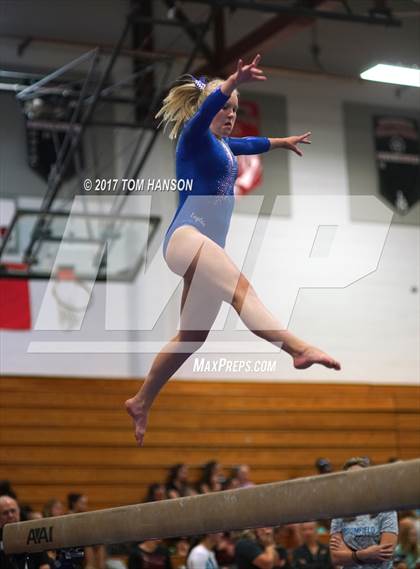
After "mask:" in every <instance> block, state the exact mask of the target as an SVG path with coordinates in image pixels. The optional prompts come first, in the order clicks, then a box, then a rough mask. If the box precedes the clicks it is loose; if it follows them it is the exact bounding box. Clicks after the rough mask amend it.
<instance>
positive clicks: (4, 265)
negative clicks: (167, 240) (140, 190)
mask: <svg viewBox="0 0 420 569" xmlns="http://www.w3.org/2000/svg"><path fill="white" fill-rule="evenodd" d="M159 223H160V218H159V217H158V216H144V215H139V214H131V215H122V214H119V213H118V214H114V215H110V214H102V213H74V212H73V211H72V212H71V214H70V213H69V212H68V211H49V212H48V213H41V212H40V211H38V210H31V209H20V210H19V209H18V210H17V211H16V212H15V215H14V217H13V220H12V222H11V224H10V225H9V229H8V231H7V233H6V234H5V235H4V237H3V242H2V244H1V248H0V278H30V279H49V278H50V277H52V278H55V277H56V276H57V274H58V272H59V271H62V270H63V268H66V269H69V270H71V271H72V273H73V274H74V275H75V276H76V277H77V278H78V279H80V280H99V281H105V280H107V281H120V282H127V281H128V282H129V281H133V280H134V278H135V277H136V275H137V273H138V271H139V269H140V267H141V265H142V263H143V262H144V259H145V255H146V251H147V245H148V243H149V242H150V240H151V239H152V238H153V236H154V235H155V233H156V231H157V228H158V226H159Z"/></svg>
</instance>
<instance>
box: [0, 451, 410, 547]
mask: <svg viewBox="0 0 420 569" xmlns="http://www.w3.org/2000/svg"><path fill="white" fill-rule="evenodd" d="M419 481H420V459H415V460H409V461H406V462H402V461H401V462H395V463H392V464H386V465H381V466H372V467H369V468H363V469H360V470H351V471H348V472H334V473H332V474H324V475H321V476H310V477H307V478H296V479H293V480H288V481H286V482H274V483H271V484H261V485H259V486H252V487H249V488H241V489H238V490H226V491H224V492H215V493H213V494H201V495H198V496H189V497H186V498H178V499H174V500H163V501H160V502H150V503H146V504H135V505H132V506H121V507H118V508H110V509H104V510H97V511H94V512H86V513H83V514H69V515H65V516H58V517H54V518H44V519H41V520H32V521H28V522H19V523H14V524H7V525H5V526H4V528H3V544H4V550H5V552H6V554H12V553H33V552H36V551H43V550H47V549H48V550H49V549H62V548H70V547H77V546H85V545H97V544H107V543H123V542H139V541H142V540H145V539H157V538H168V537H177V536H190V535H199V534H206V533H213V532H217V531H228V530H235V529H236V530H238V529H245V528H257V527H271V526H277V525H281V524H288V523H295V522H306V521H311V520H319V519H330V518H338V517H348V516H355V515H359V514H375V513H378V512H384V511H389V510H406V509H412V508H418V507H420V482H419Z"/></svg>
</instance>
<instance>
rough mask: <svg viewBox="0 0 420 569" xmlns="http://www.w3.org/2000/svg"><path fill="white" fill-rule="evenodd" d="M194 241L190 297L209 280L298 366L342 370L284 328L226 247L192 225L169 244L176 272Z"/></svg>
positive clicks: (251, 326) (217, 292) (215, 291)
mask: <svg viewBox="0 0 420 569" xmlns="http://www.w3.org/2000/svg"><path fill="white" fill-rule="evenodd" d="M187 232H188V236H187ZM187 237H188V238H187ZM194 241H197V242H198V244H197V243H195V245H194V246H195V250H198V246H199V245H201V250H200V257H199V262H198V264H197V268H196V271H195V274H194V279H193V281H192V284H191V289H190V294H189V297H191V298H192V299H194V298H195V294H196V291H197V294H198V293H199V291H200V289H201V287H202V286H203V283H206V288H207V289H208V291H211V294H212V295H213V296H214V295H216V296H217V298H219V299H220V298H221V299H222V300H223V301H225V302H228V303H230V304H231V305H232V306H233V308H234V309H235V310H236V312H237V313H238V314H239V316H240V318H241V320H242V321H243V322H244V324H245V325H246V326H247V328H248V329H249V330H251V331H252V332H254V334H256V335H257V336H259V337H261V338H263V339H264V340H267V341H268V342H270V343H272V344H274V345H275V346H277V347H279V348H281V349H283V350H284V351H285V352H287V353H288V354H290V355H291V356H292V357H293V363H294V366H295V367H296V368H298V369H305V368H307V367H309V366H311V365H312V364H315V363H318V364H322V365H325V366H326V367H329V368H333V369H337V370H339V369H340V364H339V363H338V362H337V361H336V360H335V359H333V358H332V357H330V356H328V355H327V354H325V353H324V352H322V351H321V350H319V349H318V348H315V347H314V346H311V345H309V344H307V343H306V342H304V341H303V340H300V339H299V338H297V337H296V336H295V335H294V334H292V333H291V332H289V331H288V330H287V329H284V328H283V327H282V325H281V324H280V322H279V321H278V320H277V319H276V318H275V317H274V316H273V315H272V314H271V312H270V311H269V310H268V309H267V308H266V307H265V306H264V304H263V303H262V302H261V300H260V299H259V297H258V296H257V294H256V292H255V290H254V289H253V287H252V285H251V284H250V282H249V281H248V280H247V278H246V277H245V276H244V275H243V273H241V271H240V270H239V269H238V267H236V265H235V264H234V263H233V261H232V260H231V259H230V258H229V256H228V255H227V253H226V252H225V250H224V249H222V248H221V247H219V245H217V243H215V242H214V241H212V240H211V239H209V238H208V237H206V236H204V235H202V234H201V233H200V232H199V231H197V230H196V229H195V228H193V227H188V226H187V227H180V228H179V229H178V230H177V231H176V232H174V234H173V236H172V239H171V242H170V246H172V248H171V250H169V247H168V264H169V266H170V268H171V269H172V270H173V271H174V272H177V273H178V274H181V272H182V271H183V270H184V267H185V263H186V261H185V259H186V258H188V255H187V253H188V248H190V247H191V246H192V244H193V243H194ZM169 253H170V256H169ZM191 291H192V292H191ZM207 294H208V293H207ZM188 300H189V298H188V299H187V302H188Z"/></svg>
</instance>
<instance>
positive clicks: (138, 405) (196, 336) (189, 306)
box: [125, 232, 222, 445]
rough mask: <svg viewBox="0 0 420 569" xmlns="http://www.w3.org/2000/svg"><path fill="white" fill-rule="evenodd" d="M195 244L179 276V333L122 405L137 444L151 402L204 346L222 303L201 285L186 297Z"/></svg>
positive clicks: (141, 440)
mask: <svg viewBox="0 0 420 569" xmlns="http://www.w3.org/2000/svg"><path fill="white" fill-rule="evenodd" d="M197 233H198V232H197ZM196 245H198V248H197V252H196V253H195V255H194V257H193V261H192V262H191V263H190V265H189V266H188V268H187V270H186V271H185V272H184V275H183V276H184V287H183V291H182V299H181V316H180V329H179V332H178V333H177V334H176V335H175V336H174V337H173V338H172V339H171V340H170V342H168V344H166V346H165V347H164V348H163V349H162V350H161V351H160V353H159V354H158V355H157V356H156V358H155V359H154V361H153V363H152V366H151V368H150V370H149V373H148V374H147V376H146V379H145V381H144V383H143V385H142V387H141V389H140V391H139V392H138V393H137V394H136V395H135V396H134V397H132V398H131V399H128V400H127V401H126V402H125V406H126V409H127V411H128V413H129V414H130V415H131V417H132V418H133V422H134V426H135V436H136V440H137V442H138V444H139V445H142V444H143V438H144V434H145V431H146V426H147V418H148V413H149V410H150V407H151V406H152V403H153V401H154V399H155V398H156V396H157V394H158V393H159V391H160V390H161V389H162V387H163V386H164V385H165V383H166V382H167V381H168V380H169V379H170V378H171V377H172V376H173V374H174V373H175V372H176V371H177V370H178V369H179V368H180V367H181V366H182V364H183V363H184V362H185V361H186V360H187V359H188V358H189V357H190V356H191V354H193V353H194V352H196V351H197V350H198V349H199V348H200V347H201V346H202V345H203V344H204V342H205V340H206V339H207V336H208V334H209V331H210V329H211V327H212V325H213V323H214V321H215V319H216V317H217V314H218V313H219V310H220V306H221V303H222V299H221V298H220V295H219V296H217V295H214V294H211V292H210V291H209V290H207V286H206V285H205V283H202V284H203V286H202V287H201V289H200V293H199V294H195V295H192V294H190V286H191V281H192V279H193V276H194V272H195V269H196V266H197V262H198V260H199V255H200V247H201V244H200V243H198V242H197V243H196ZM168 255H169V246H168ZM178 274H181V273H178ZM187 299H188V302H187Z"/></svg>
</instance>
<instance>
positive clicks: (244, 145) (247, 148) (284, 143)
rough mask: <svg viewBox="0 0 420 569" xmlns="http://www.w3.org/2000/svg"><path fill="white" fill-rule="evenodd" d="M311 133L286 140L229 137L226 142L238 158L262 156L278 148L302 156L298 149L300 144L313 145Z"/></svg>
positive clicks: (259, 137) (289, 137)
mask: <svg viewBox="0 0 420 569" xmlns="http://www.w3.org/2000/svg"><path fill="white" fill-rule="evenodd" d="M310 135H311V133H310V132H307V133H305V134H302V135H300V136H288V137H286V138H267V137H265V136H244V137H239V138H236V137H232V136H231V137H229V138H227V139H226V142H227V143H228V144H229V147H230V149H231V150H232V152H233V153H234V154H235V155H236V156H243V155H245V154H262V153H263V152H268V151H269V150H274V149H276V148H284V149H286V150H292V151H293V152H295V153H296V154H298V156H302V155H303V154H302V151H301V150H300V149H299V148H298V147H297V145H298V144H311V141H310V139H309V137H310Z"/></svg>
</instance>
